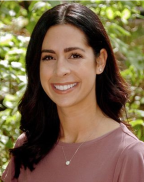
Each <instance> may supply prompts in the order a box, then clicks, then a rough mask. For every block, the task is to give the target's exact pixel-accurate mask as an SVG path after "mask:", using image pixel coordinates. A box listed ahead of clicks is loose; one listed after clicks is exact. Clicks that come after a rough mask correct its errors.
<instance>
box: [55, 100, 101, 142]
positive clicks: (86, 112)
mask: <svg viewBox="0 0 144 182" xmlns="http://www.w3.org/2000/svg"><path fill="white" fill-rule="evenodd" d="M58 114H59V118H60V122H61V135H60V140H61V141H63V142H67V143H78V142H84V141H86V140H89V139H90V137H91V136H92V135H93V134H94V133H96V128H98V126H99V124H100V121H101V120H102V119H103V118H104V115H103V114H102V112H101V110H100V108H99V107H98V106H97V105H96V103H95V102H91V104H89V105H84V107H82V106H81V107H73V108H60V107H58Z"/></svg>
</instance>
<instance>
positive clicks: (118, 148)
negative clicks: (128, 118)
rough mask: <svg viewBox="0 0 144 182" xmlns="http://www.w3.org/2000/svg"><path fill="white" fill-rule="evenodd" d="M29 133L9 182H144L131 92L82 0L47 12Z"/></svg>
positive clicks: (36, 46)
mask: <svg viewBox="0 0 144 182" xmlns="http://www.w3.org/2000/svg"><path fill="white" fill-rule="evenodd" d="M26 70H27V75H28V86H27V89H26V92H25V94H24V97H23V98H22V101H21V103H20V105H19V111H20V112H21V114H22V118H21V129H22V131H23V134H22V135H21V136H20V137H19V138H18V140H17V142H16V146H15V148H14V149H11V150H10V152H11V155H12V158H11V161H10V163H9V165H8V167H7V169H6V170H5V172H4V174H3V177H2V179H3V181H4V182H11V181H12V182H17V181H18V182H40V181H42V182H58V181H60V182H68V181H69V182H142V181H143V179H144V144H143V142H141V141H139V140H138V139H137V138H136V137H135V136H134V135H133V134H132V133H131V132H130V131H129V130H128V129H127V127H126V126H125V125H124V124H123V123H122V119H121V117H122V110H123V108H124V107H125V103H126V101H127V98H128V87H127V84H126V83H125V81H124V80H123V78H122V77H121V75H120V72H119V69H118V65H117V62H116V60H115V57H114V53H113V50H112V47H111V44H110V41H109V38H108V36H107V34H106V32H105V30H104V27H103V25H102V23H101V22H100V20H99V18H98V17H97V15H95V13H93V12H92V11H91V10H90V9H88V8H87V7H85V6H82V5H80V4H78V3H73V4H67V3H66V4H62V5H58V6H56V7H54V8H52V9H51V10H48V11H47V12H45V13H44V14H43V15H42V17H41V18H40V20H39V21H38V23H37V25H36V27H35V28H34V31H33V33H32V36H31V40H30V43H29V46H28V50H27V55H26Z"/></svg>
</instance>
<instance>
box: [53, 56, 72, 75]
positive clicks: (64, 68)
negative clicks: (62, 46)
mask: <svg viewBox="0 0 144 182" xmlns="http://www.w3.org/2000/svg"><path fill="white" fill-rule="evenodd" d="M70 72H71V71H70V66H69V64H68V62H67V60H65V59H64V58H63V59H59V60H57V63H56V67H55V74H56V75H57V76H58V77H62V76H65V75H68V74H70Z"/></svg>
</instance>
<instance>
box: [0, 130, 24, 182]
mask: <svg viewBox="0 0 144 182" xmlns="http://www.w3.org/2000/svg"><path fill="white" fill-rule="evenodd" d="M25 140H26V136H25V134H24V133H22V134H21V135H20V136H19V137H18V139H17V141H16V144H15V147H19V146H21V145H22V144H23V143H24V141H25ZM14 173H15V166H14V158H13V157H11V159H10V161H9V164H8V166H7V168H6V169H5V171H4V173H3V174H2V178H1V179H2V181H3V182H17V181H18V180H17V179H13V176H14Z"/></svg>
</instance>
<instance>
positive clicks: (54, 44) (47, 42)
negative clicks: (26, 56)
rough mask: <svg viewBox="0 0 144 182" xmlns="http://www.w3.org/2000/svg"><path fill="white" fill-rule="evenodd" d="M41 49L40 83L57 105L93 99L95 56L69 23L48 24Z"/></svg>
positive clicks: (82, 35) (62, 105)
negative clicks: (49, 25)
mask: <svg viewBox="0 0 144 182" xmlns="http://www.w3.org/2000/svg"><path fill="white" fill-rule="evenodd" d="M41 52H42V53H41V61H40V80H41V84H42V87H43V89H44V91H45V92H46V94H47V95H48V96H49V97H50V98H51V100H53V102H55V103H56V104H57V106H59V107H71V106H74V105H77V104H84V103H86V104H88V102H94V101H95V102H96V98H95V79H96V73H97V66H96V58H95V55H94V53H93V50H92V48H91V47H90V46H89V45H88V44H87V40H86V37H85V35H84V33H83V32H82V31H81V30H79V29H78V28H76V27H75V26H73V25H70V24H65V25H55V26H53V27H51V28H50V29H49V30H48V31H47V33H46V35H45V38H44V41H43V44H42V50H41Z"/></svg>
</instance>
